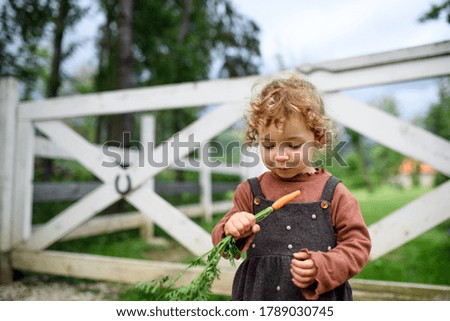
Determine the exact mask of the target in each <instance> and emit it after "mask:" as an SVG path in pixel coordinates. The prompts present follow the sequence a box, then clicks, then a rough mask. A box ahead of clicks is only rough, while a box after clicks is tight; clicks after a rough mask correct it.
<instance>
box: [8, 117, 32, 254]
mask: <svg viewBox="0 0 450 321" xmlns="http://www.w3.org/2000/svg"><path fill="white" fill-rule="evenodd" d="M15 135H16V142H15V146H16V147H15V151H14V155H13V157H14V172H13V175H14V183H13V197H12V200H13V201H12V206H13V208H12V209H13V212H12V213H13V215H12V229H11V242H12V246H13V247H15V246H17V245H20V244H22V243H23V242H24V241H26V240H28V239H29V238H30V236H31V228H32V211H33V178H34V138H35V129H34V126H33V123H32V122H31V121H29V120H19V121H17V123H16V134H15Z"/></svg>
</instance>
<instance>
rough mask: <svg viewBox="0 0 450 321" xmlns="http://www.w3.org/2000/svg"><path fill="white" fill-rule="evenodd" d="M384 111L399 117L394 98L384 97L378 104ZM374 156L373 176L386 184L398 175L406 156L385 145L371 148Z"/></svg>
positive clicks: (376, 145) (375, 145)
mask: <svg viewBox="0 0 450 321" xmlns="http://www.w3.org/2000/svg"><path fill="white" fill-rule="evenodd" d="M377 105H378V106H379V108H380V109H382V110H383V111H385V112H387V113H389V114H391V115H394V116H396V117H398V116H399V112H398V109H397V102H396V101H395V99H394V98H392V97H384V98H382V99H381V100H380V102H379V103H377ZM371 155H372V160H373V164H372V170H371V171H372V175H373V176H374V179H376V180H377V181H378V182H381V183H386V182H388V181H389V179H390V178H392V177H393V176H396V175H398V172H399V168H400V165H401V163H402V161H403V159H404V156H403V155H402V154H400V153H398V152H396V151H395V150H392V149H390V148H388V147H386V146H384V145H380V144H374V145H373V146H372V148H371Z"/></svg>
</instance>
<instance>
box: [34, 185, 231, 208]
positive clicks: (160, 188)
mask: <svg viewBox="0 0 450 321" xmlns="http://www.w3.org/2000/svg"><path fill="white" fill-rule="evenodd" d="M100 185H102V183H100V182H61V183H57V182H55V183H53V182H35V183H33V202H34V203H45V202H54V201H74V200H79V199H81V198H83V197H84V196H85V195H87V194H89V193H90V192H92V191H93V190H95V189H96V188H98V187H99V186H100ZM237 185H238V183H231V182H224V183H222V182H215V183H214V184H213V185H212V192H213V193H225V192H227V191H233V190H235V189H236V187H237ZM155 191H156V193H157V194H159V195H180V194H186V193H189V194H198V193H199V192H200V186H199V184H198V183H196V182H189V181H187V182H157V183H156V184H155Z"/></svg>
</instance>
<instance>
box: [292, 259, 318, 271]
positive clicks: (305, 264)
mask: <svg viewBox="0 0 450 321" xmlns="http://www.w3.org/2000/svg"><path fill="white" fill-rule="evenodd" d="M291 265H292V266H295V267H297V268H299V269H307V270H309V269H314V268H315V267H316V265H315V264H314V261H313V260H311V259H308V260H297V259H293V260H292V261H291Z"/></svg>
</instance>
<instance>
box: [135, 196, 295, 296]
mask: <svg viewBox="0 0 450 321" xmlns="http://www.w3.org/2000/svg"><path fill="white" fill-rule="evenodd" d="M287 201H288V200H287ZM273 206H274V207H275V205H273ZM281 206H282V205H281ZM281 206H280V207H281ZM273 210H274V209H273V207H267V208H265V209H264V210H262V211H260V212H258V213H257V214H255V218H256V222H260V221H262V220H263V219H265V218H266V217H267V216H269V215H270V213H272V212H273ZM238 255H240V250H239V249H238V248H237V246H236V242H235V240H234V238H233V236H232V235H228V236H227V237H225V238H223V239H222V241H220V242H219V243H217V244H216V245H215V246H214V247H213V248H212V249H211V250H210V251H208V252H207V253H205V254H203V255H201V256H199V257H197V258H196V259H195V260H193V261H192V262H191V263H190V264H189V265H188V267H187V268H186V269H185V270H184V271H182V272H181V273H179V274H178V275H177V276H176V277H175V278H171V277H170V276H167V275H166V276H163V277H161V278H158V279H155V280H152V281H150V282H144V283H140V284H138V285H137V289H138V291H142V292H144V293H146V294H149V295H150V296H151V298H152V299H154V300H168V301H205V300H207V299H208V298H209V297H210V296H211V286H212V283H213V282H214V280H215V279H218V278H220V269H219V267H218V265H219V262H220V260H221V258H222V256H224V257H225V258H226V259H227V260H228V261H229V262H230V263H231V265H232V266H235V264H236V263H235V262H234V259H235V257H237V256H238ZM204 258H207V260H206V267H205V268H204V269H203V270H202V272H200V274H199V275H198V276H197V277H196V278H195V279H194V280H193V281H192V282H191V283H189V284H187V285H183V286H181V287H179V288H177V289H174V287H175V286H176V284H177V282H178V281H179V280H180V278H181V277H182V276H183V275H184V274H185V273H186V271H187V270H189V269H190V268H192V267H194V266H198V265H201V264H202V262H203V260H204ZM156 294H158V296H157V297H156V298H155V295H156Z"/></svg>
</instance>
